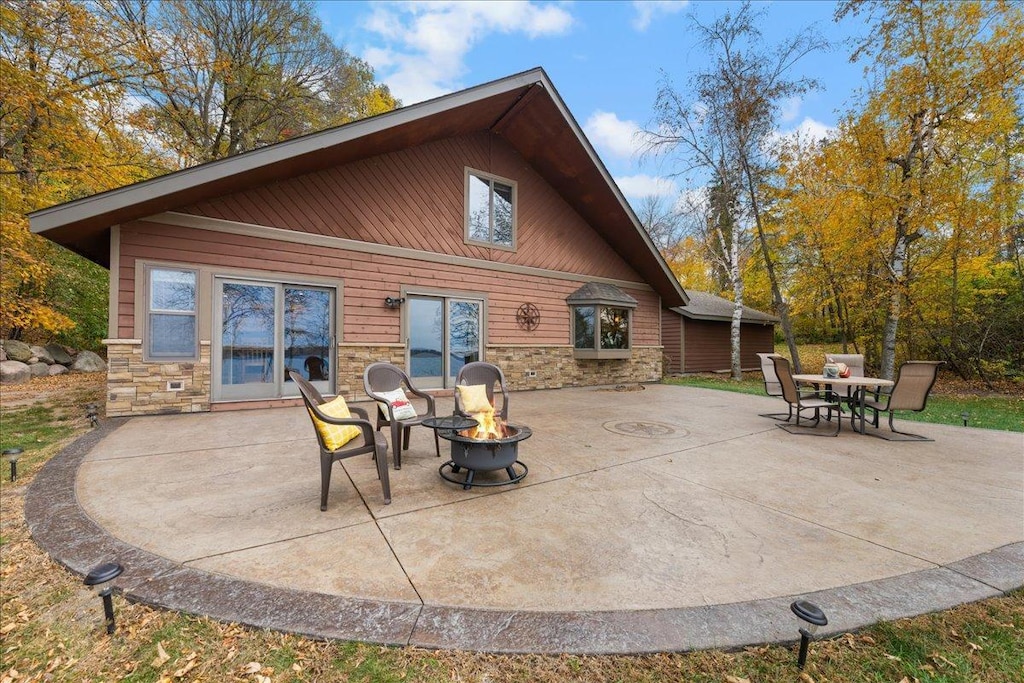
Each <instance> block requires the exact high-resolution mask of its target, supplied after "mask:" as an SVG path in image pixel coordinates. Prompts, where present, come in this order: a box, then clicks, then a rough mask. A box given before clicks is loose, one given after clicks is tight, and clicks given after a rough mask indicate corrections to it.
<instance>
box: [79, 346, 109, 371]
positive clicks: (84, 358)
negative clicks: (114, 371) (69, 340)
mask: <svg viewBox="0 0 1024 683" xmlns="http://www.w3.org/2000/svg"><path fill="white" fill-rule="evenodd" d="M71 369H72V370H75V371H76V372H106V370H107V364H106V363H105V362H103V359H102V358H100V357H99V356H97V355H96V354H95V353H93V352H92V351H82V352H81V353H79V354H78V357H77V358H75V362H74V363H72V364H71Z"/></svg>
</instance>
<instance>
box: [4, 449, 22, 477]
mask: <svg viewBox="0 0 1024 683" xmlns="http://www.w3.org/2000/svg"><path fill="white" fill-rule="evenodd" d="M23 452H24V451H22V450H21V449H20V448H18V447H17V446H15V447H14V448H5V449H4V460H6V461H7V462H9V463H11V483H14V482H16V481H18V460H19V459H21V454H22V453H23Z"/></svg>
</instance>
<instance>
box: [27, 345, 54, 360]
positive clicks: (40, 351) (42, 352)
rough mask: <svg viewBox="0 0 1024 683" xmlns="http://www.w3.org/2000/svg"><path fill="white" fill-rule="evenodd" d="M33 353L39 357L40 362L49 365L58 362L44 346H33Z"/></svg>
mask: <svg viewBox="0 0 1024 683" xmlns="http://www.w3.org/2000/svg"><path fill="white" fill-rule="evenodd" d="M32 355H33V356H35V357H36V358H38V359H39V362H40V363H46V364H47V365H53V364H54V363H56V362H57V361H55V360H53V356H51V355H50V352H49V351H47V350H46V348H45V347H43V346H33V347H32Z"/></svg>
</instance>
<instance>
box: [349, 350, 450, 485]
mask: <svg viewBox="0 0 1024 683" xmlns="http://www.w3.org/2000/svg"><path fill="white" fill-rule="evenodd" d="M402 385H405V392H406V394H407V395H408V394H413V395H415V396H419V397H420V398H422V399H424V400H426V402H427V411H426V412H425V413H419V412H418V411H417V412H418V414H417V415H416V417H412V418H409V419H407V420H396V419H395V414H394V410H393V409H392V408H391V406H390V405H389V404H388V402H387V401H385V400H384V399H383V398H382V397H381V396H380V394H381V393H383V392H387V391H394V390H395V389H398V388H400V387H402ZM363 390H364V391H365V392H366V395H367V396H369V397H370V398H372V399H373V400H374V401H377V402H378V405H382V404H383V405H386V406H387V410H388V415H387V417H384V414H383V413H382V412H381V410H380V408H378V409H377V429H378V430H379V429H380V428H381V427H383V426H385V425H390V427H391V452H392V453H394V457H395V469H396V470H400V469H402V451H403V450H409V432H410V430H411V428H412V427H415V426H416V425H420V424H423V420H425V419H427V418H428V417H435V412H434V397H433V396H431V395H430V394H428V393H426V392H425V391H420V390H419V389H417V388H416V387H414V386H413V385H412V381H411V380H410V379H409V375H407V374H405V370H403V369H402V368H400V367H398V366H397V365H392V364H391V363H372V364H371V365H368V366H366V370H364V371H363ZM400 436H401V437H404V438H401V439H400V438H399V437H400ZM434 450H436V451H437V457H439V458H440V457H441V445H440V442H439V441H438V437H437V430H434Z"/></svg>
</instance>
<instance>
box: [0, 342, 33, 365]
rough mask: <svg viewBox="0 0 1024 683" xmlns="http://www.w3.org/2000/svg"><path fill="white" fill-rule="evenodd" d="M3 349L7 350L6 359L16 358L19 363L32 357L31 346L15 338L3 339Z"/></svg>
mask: <svg viewBox="0 0 1024 683" xmlns="http://www.w3.org/2000/svg"><path fill="white" fill-rule="evenodd" d="M4 351H6V352H7V359H8V360H16V361H19V362H21V363H24V362H25V361H27V360H28V359H29V358H31V357H32V347H30V346H29V345H28V344H26V343H25V342H20V341H18V340H16V339H7V340H4Z"/></svg>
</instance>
